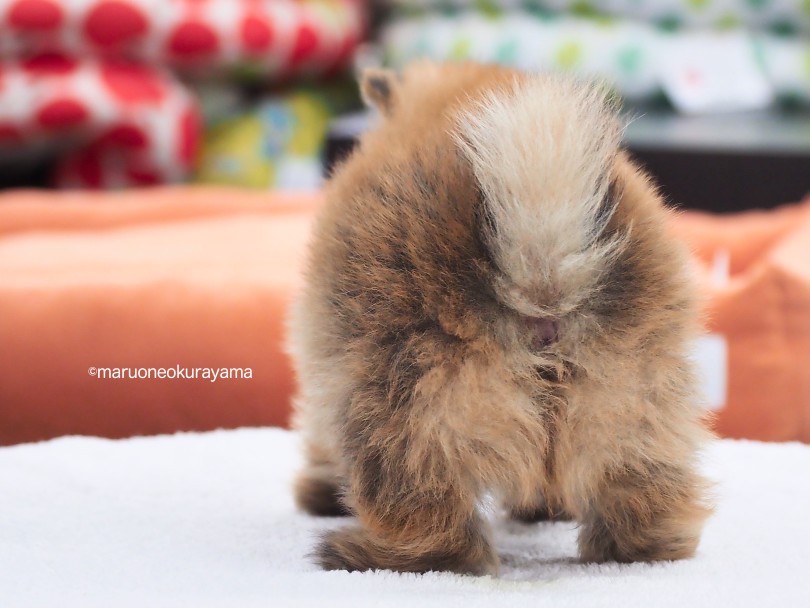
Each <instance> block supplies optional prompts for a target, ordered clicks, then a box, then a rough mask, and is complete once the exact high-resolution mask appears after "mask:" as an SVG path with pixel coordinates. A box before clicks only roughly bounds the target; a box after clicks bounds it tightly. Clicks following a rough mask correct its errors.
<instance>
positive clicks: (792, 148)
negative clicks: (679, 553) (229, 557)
mask: <svg viewBox="0 0 810 608" xmlns="http://www.w3.org/2000/svg"><path fill="white" fill-rule="evenodd" d="M424 57H427V58H432V59H435V60H442V61H464V60H475V61H481V62H488V63H490V62H491V63H499V64H504V65H509V66H513V67H516V68H520V69H524V70H529V71H564V72H568V73H573V74H577V75H580V76H582V77H588V78H591V77H592V78H598V79H600V80H603V81H605V82H607V83H608V86H610V87H611V88H612V89H613V90H615V92H616V94H617V95H618V96H619V97H621V98H622V100H623V102H624V106H623V107H624V109H623V112H624V113H625V114H626V120H627V123H628V127H627V129H626V132H625V145H626V146H627V147H628V149H629V150H630V152H631V153H632V154H633V156H634V157H635V158H636V159H637V160H638V161H639V162H641V163H642V164H643V165H644V166H645V167H646V168H647V170H648V171H650V172H651V173H652V174H653V175H654V176H655V177H656V178H657V180H658V181H659V183H660V185H661V189H662V192H663V193H664V195H665V196H666V198H667V200H668V201H669V203H670V204H671V205H673V206H675V207H677V208H679V209H680V210H683V213H680V214H678V215H677V217H674V218H673V222H672V230H673V231H674V233H675V234H676V235H677V236H678V237H679V238H681V239H683V240H684V241H685V242H686V243H687V244H688V246H689V247H690V249H691V250H692V251H693V253H694V261H695V268H696V272H697V273H698V275H699V277H700V280H701V285H702V288H703V290H704V292H705V296H706V297H705V319H706V329H707V334H706V336H705V337H704V338H703V339H701V340H699V341H698V343H696V344H695V348H694V352H695V359H696V361H697V363H698V365H699V368H700V370H701V375H702V383H703V389H704V395H705V404H704V405H705V407H706V409H707V413H710V414H711V416H712V417H713V418H712V419H713V424H714V426H715V429H716V430H717V431H718V433H720V434H721V435H724V436H730V437H746V438H753V439H762V440H771V441H787V440H799V441H804V442H810V202H809V201H808V200H804V199H805V197H806V194H807V193H808V191H810V111H809V110H810V2H808V1H807V0H590V1H581V0H385V1H383V0H377V1H372V0H0V444H4V443H5V444H8V443H17V442H22V441H33V440H39V439H44V438H49V437H55V436H58V435H63V434H75V433H78V434H97V435H103V436H109V437H124V436H129V435H134V434H150V433H164V432H174V431H177V430H207V429H213V428H219V427H236V426H251V425H268V424H273V425H282V426H283V425H287V424H288V423H289V415H290V398H291V395H292V393H293V392H294V386H295V385H294V377H293V374H292V371H291V370H290V366H289V362H288V360H287V358H286V355H285V354H284V350H283V346H282V342H283V333H284V327H283V323H284V316H285V314H286V312H285V311H286V308H287V305H288V303H289V300H290V298H291V297H293V294H294V293H295V290H296V289H297V287H298V285H299V284H300V269H301V264H302V256H303V252H304V247H305V244H306V239H307V234H308V232H309V229H310V225H311V220H312V216H313V213H314V212H315V210H316V209H317V207H318V205H319V204H320V187H321V185H322V183H323V180H324V177H325V176H327V175H328V173H329V171H330V169H331V168H332V167H333V166H334V163H335V162H337V161H339V160H340V159H341V158H343V157H344V156H345V155H346V154H347V153H348V152H349V151H350V150H351V148H352V146H353V145H354V144H355V142H356V139H357V137H358V136H359V135H360V134H361V133H362V131H363V130H364V129H365V128H366V126H367V124H368V121H369V117H368V115H367V113H366V112H365V111H363V109H362V108H361V104H360V102H359V98H358V93H357V87H356V74H357V72H358V71H359V70H360V69H361V68H363V67H372V66H375V67H376V66H386V67H391V68H394V69H397V68H401V67H402V66H404V65H405V64H407V63H408V62H409V61H412V60H414V59H417V58H424ZM175 366H180V367H184V368H186V367H188V368H192V367H196V366H206V367H212V368H223V367H224V368H230V367H233V366H237V367H240V368H245V367H250V368H251V369H252V377H251V378H249V379H245V378H242V379H240V380H219V381H217V382H210V381H209V380H201V379H194V380H167V379H162V380H160V379H154V378H150V379H128V378H123V379H118V380H112V379H110V380H101V379H99V378H96V377H93V376H91V375H89V374H88V371H87V370H88V369H89V368H90V367H127V368H130V367H131V368H136V367H142V368H156V367H158V368H159V367H175Z"/></svg>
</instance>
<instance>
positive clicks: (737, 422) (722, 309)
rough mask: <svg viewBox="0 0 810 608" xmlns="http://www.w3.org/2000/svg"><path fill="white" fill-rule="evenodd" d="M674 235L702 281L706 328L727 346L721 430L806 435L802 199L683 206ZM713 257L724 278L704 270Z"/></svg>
mask: <svg viewBox="0 0 810 608" xmlns="http://www.w3.org/2000/svg"><path fill="white" fill-rule="evenodd" d="M674 229H675V233H676V234H677V235H678V236H679V237H681V238H683V239H684V240H685V241H686V242H687V243H688V244H689V245H690V246H691V247H692V249H693V251H694V252H695V254H696V257H697V259H698V260H699V262H700V264H701V266H702V269H703V274H704V277H703V278H704V286H705V288H706V289H707V293H708V298H707V301H706V316H707V326H708V330H709V331H710V332H712V333H714V334H717V335H718V336H722V338H723V339H724V340H725V343H726V345H727V361H726V365H727V378H728V379H727V385H726V399H725V401H724V403H721V404H720V405H719V409H718V411H717V415H716V420H715V427H716V430H717V432H718V433H720V434H721V435H723V436H725V437H740V438H742V437H746V438H751V439H762V440H770V441H788V440H798V441H804V442H810V199H808V200H806V201H805V202H803V203H801V204H797V205H786V206H784V207H781V208H778V209H775V210H771V211H750V212H746V213H739V214H734V215H710V214H706V213H698V212H688V213H684V214H682V215H680V216H679V217H677V219H676V221H675V223H674ZM718 256H719V257H720V258H722V257H723V256H727V258H728V262H729V263H728V267H729V273H728V280H727V281H725V282H724V281H722V280H720V281H718V280H716V279H715V280H713V279H712V278H711V275H712V266H713V265H714V264H715V263H716V260H717V259H718Z"/></svg>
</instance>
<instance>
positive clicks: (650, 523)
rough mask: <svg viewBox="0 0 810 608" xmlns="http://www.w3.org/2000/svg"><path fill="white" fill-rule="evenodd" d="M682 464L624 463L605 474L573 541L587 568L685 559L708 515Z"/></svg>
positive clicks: (701, 486)
mask: <svg viewBox="0 0 810 608" xmlns="http://www.w3.org/2000/svg"><path fill="white" fill-rule="evenodd" d="M704 492H705V482H704V481H703V480H702V479H701V478H700V477H699V476H698V475H697V474H696V473H695V472H694V471H692V469H691V466H690V465H688V464H680V463H671V462H651V461H647V462H627V463H625V464H623V465H622V466H621V467H618V468H615V469H612V470H608V471H606V474H605V482H604V484H603V485H602V488H601V490H600V491H599V492H598V494H597V496H596V497H595V500H594V501H593V503H592V507H591V509H590V512H589V513H588V514H587V515H586V517H585V520H584V521H583V524H584V525H583V529H582V531H581V533H580V537H579V546H580V553H581V556H582V559H583V560H584V561H588V562H603V561H618V562H633V561H653V560H675V559H683V558H686V557H691V556H692V555H693V554H694V552H695V548H696V547H697V544H698V540H699V538H700V530H701V528H702V527H703V522H704V520H705V519H706V517H707V516H708V515H709V513H710V512H711V509H710V508H709V507H708V506H707V505H706V503H705V500H704Z"/></svg>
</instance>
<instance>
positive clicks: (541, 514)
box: [509, 505, 573, 524]
mask: <svg viewBox="0 0 810 608" xmlns="http://www.w3.org/2000/svg"><path fill="white" fill-rule="evenodd" d="M509 516H510V517H511V518H512V519H515V520H517V521H520V522H523V523H524V524H534V523H538V522H541V521H571V520H572V519H573V518H572V517H571V515H569V514H568V513H566V512H565V511H564V510H562V509H560V510H556V511H552V510H550V509H549V508H548V507H547V506H546V505H542V506H539V507H535V508H528V507H513V508H512V509H511V510H510V511H509Z"/></svg>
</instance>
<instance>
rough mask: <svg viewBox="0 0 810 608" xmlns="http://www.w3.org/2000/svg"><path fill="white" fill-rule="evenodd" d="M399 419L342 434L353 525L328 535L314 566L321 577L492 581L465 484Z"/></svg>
mask: <svg viewBox="0 0 810 608" xmlns="http://www.w3.org/2000/svg"><path fill="white" fill-rule="evenodd" d="M357 409H358V410H367V407H365V406H363V405H358V406H357ZM404 418H406V416H402V417H401V418H400V417H399V416H397V415H394V416H391V417H389V418H387V419H386V418H383V417H378V418H376V419H375V420H374V423H372V424H369V419H366V418H363V419H359V420H358V421H356V424H355V425H354V429H350V430H349V431H348V433H349V435H350V436H352V437H353V439H351V440H350V441H349V442H350V444H352V447H351V450H352V454H353V457H352V462H351V469H350V470H351V472H350V480H351V483H350V487H349V493H348V495H347V500H348V502H349V504H350V505H351V507H352V511H353V512H354V513H355V514H356V515H357V518H358V520H359V524H360V525H359V526H352V527H348V528H343V529H340V530H336V531H333V532H330V533H328V534H327V535H326V536H325V537H324V538H323V540H322V541H321V544H320V545H319V547H318V549H317V552H316V555H317V560H318V562H319V563H320V565H321V566H322V567H324V568H326V569H327V570H341V569H342V570H398V571H401V572H427V571H431V570H446V571H453V572H458V573H466V574H476V575H482V574H494V573H496V572H497V568H498V557H497V555H496V553H495V552H494V550H493V549H492V547H491V545H490V542H489V539H488V537H487V530H486V527H485V524H484V522H483V521H482V520H481V518H480V516H479V515H478V512H477V508H476V507H477V498H478V497H477V493H476V491H475V489H474V488H473V487H472V486H471V484H470V480H469V478H468V477H465V476H464V475H462V472H463V471H461V470H460V469H459V467H458V466H454V461H451V460H450V459H448V454H447V452H446V451H445V449H444V446H442V445H441V443H440V442H438V441H425V439H426V438H425V437H419V436H417V434H416V433H418V431H414V430H413V429H414V427H413V426H412V425H411V424H409V423H408V422H407V420H405V419H404ZM408 429H411V430H412V432H409V430H408ZM374 437H384V438H385V440H384V441H375V439H374Z"/></svg>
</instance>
